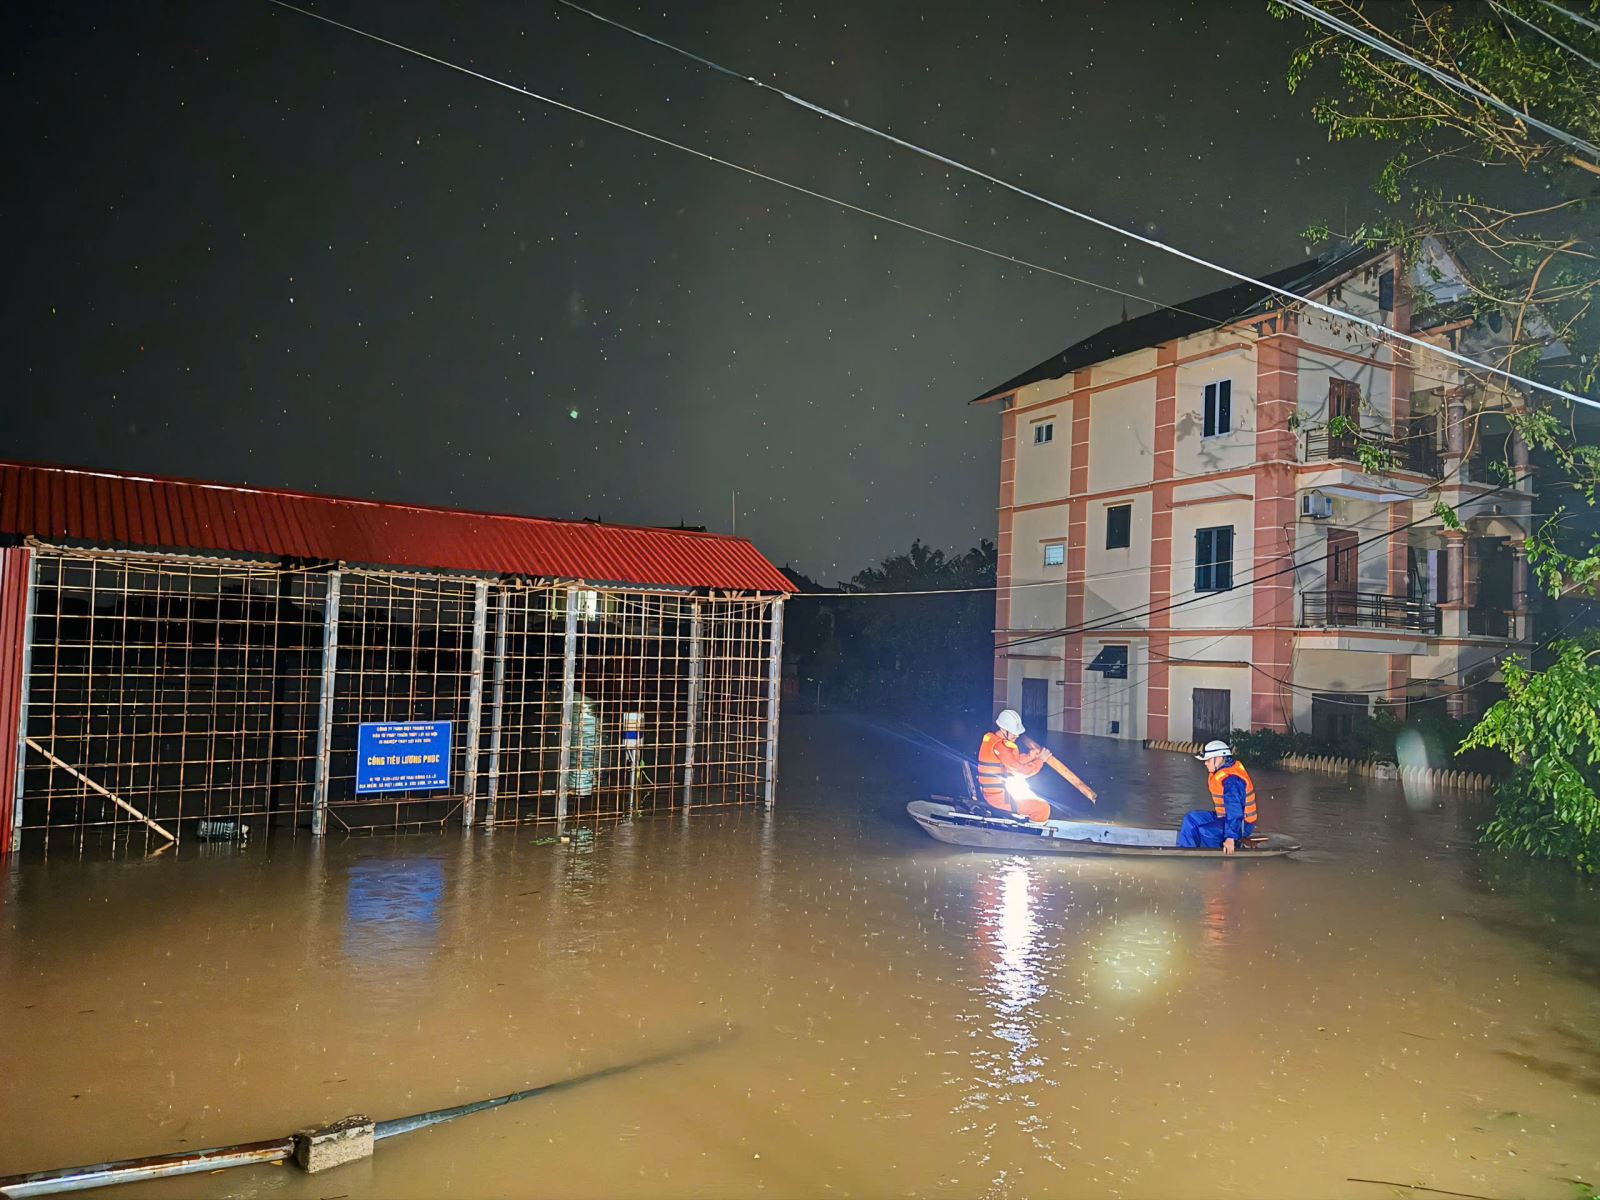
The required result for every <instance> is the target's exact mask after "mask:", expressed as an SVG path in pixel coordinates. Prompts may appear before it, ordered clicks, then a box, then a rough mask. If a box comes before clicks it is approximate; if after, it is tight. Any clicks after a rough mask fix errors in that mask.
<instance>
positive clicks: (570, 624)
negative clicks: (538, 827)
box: [0, 548, 783, 850]
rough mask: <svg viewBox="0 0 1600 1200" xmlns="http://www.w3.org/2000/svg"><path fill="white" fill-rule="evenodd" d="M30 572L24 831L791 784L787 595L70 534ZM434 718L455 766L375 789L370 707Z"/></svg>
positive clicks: (483, 815) (272, 819) (444, 811)
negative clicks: (196, 554) (439, 778)
mask: <svg viewBox="0 0 1600 1200" xmlns="http://www.w3.org/2000/svg"><path fill="white" fill-rule="evenodd" d="M24 553H25V552H24ZM28 574H29V575H30V576H31V580H30V582H29V585H28V587H27V589H26V595H27V598H28V600H29V609H28V612H27V615H26V617H25V618H23V619H20V620H19V621H18V622H17V624H18V626H19V628H21V629H23V630H24V632H25V637H24V639H23V645H22V647H21V650H22V654H21V658H22V667H21V669H20V670H19V671H18V672H17V673H18V674H19V676H20V677H21V683H22V687H21V704H20V705H19V706H18V707H19V708H20V719H19V720H18V723H17V728H19V731H20V732H21V734H22V739H21V752H20V754H19V760H20V761H19V765H18V768H17V774H16V779H17V785H18V786H17V788H16V794H15V798H14V801H13V802H12V805H11V809H10V815H11V817H12V826H13V827H12V829H11V838H10V844H11V846H12V847H13V848H14V847H15V846H17V845H19V844H20V843H21V840H22V838H23V836H24V835H28V836H30V837H39V838H41V839H42V840H44V841H45V843H46V844H62V843H65V844H69V845H76V846H83V845H86V844H87V843H88V842H89V840H90V839H91V838H96V839H108V840H109V841H110V842H111V843H112V845H113V846H116V847H123V846H126V847H129V848H132V849H136V850H137V849H159V848H161V847H163V846H166V845H169V844H171V843H173V842H176V841H178V840H181V839H184V838H188V837H192V836H194V835H195V834H197V833H201V832H215V831H217V830H223V831H225V832H228V833H230V834H236V833H238V832H239V831H240V830H241V828H243V827H248V829H249V830H251V831H254V832H261V831H264V830H265V829H266V828H268V827H277V828H284V829H309V830H311V831H313V832H315V833H322V832H324V831H327V830H332V831H335V832H343V831H353V830H370V829H380V828H383V829H392V828H402V827H416V826H426V825H444V824H446V823H451V822H460V823H461V824H463V825H471V824H474V823H476V822H477V821H479V820H480V819H481V820H483V821H486V822H487V823H490V824H496V825H500V824H512V823H517V822H523V821H537V820H564V819H568V818H596V817H617V816H625V815H628V814H630V813H635V812H649V811H654V810H660V809H667V808H678V807H685V806H689V805H691V804H694V805H699V804H728V803H748V802H752V801H755V800H764V801H766V802H768V803H770V802H771V801H772V799H773V793H774V785H775V779H776V737H777V728H778V701H779V690H780V684H781V676H780V671H779V666H778V664H779V657H780V654H781V646H782V612H783V603H782V600H781V598H779V597H774V596H751V595H728V594H708V593H693V592H688V591H648V590H643V589H633V588H630V589H618V588H604V587H596V586H590V585H584V584H573V583H553V582H544V581H519V580H486V579H473V578H468V577H462V576H449V575H434V574H426V573H417V574H402V573H397V572H382V571H368V570H353V569H338V568H336V569H329V568H327V567H326V566H325V565H324V566H319V567H303V568H296V567H285V566H281V565H279V564H269V563H250V562H234V561H224V560H218V559H201V558H188V557H179V556H161V555H144V554H135V553H131V552H105V553H89V552H81V551H65V550H59V549H55V548H39V549H35V550H34V551H33V552H32V561H31V567H30V569H29V572H28ZM12 657H13V658H15V657H16V655H13V656H12ZM418 722H421V723H427V724H430V725H436V726H439V727H441V728H442V727H443V726H445V725H446V723H448V740H449V755H448V758H449V761H448V769H447V771H446V772H445V774H446V777H447V784H446V785H445V786H441V787H429V788H426V789H424V788H415V789H409V790H408V789H400V790H394V791H379V792H376V793H373V792H370V791H368V790H358V787H357V782H358V777H359V776H360V775H361V764H360V763H359V762H358V747H359V745H360V739H361V733H362V730H363V728H364V727H368V728H370V727H372V726H375V725H377V724H390V725H394V724H400V725H406V724H408V723H418ZM7 799H11V798H10V797H7ZM201 822H205V823H207V824H206V825H202V824H201ZM3 848H4V847H0V849H3Z"/></svg>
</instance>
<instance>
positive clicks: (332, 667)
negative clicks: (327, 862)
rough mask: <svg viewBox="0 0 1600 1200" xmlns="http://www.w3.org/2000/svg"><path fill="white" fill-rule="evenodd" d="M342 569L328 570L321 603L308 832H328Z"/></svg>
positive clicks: (319, 833) (321, 833) (314, 834)
mask: <svg viewBox="0 0 1600 1200" xmlns="http://www.w3.org/2000/svg"><path fill="white" fill-rule="evenodd" d="M343 579H344V572H343V571H342V570H339V569H338V568H335V569H333V570H332V571H329V572H328V594H327V596H326V598H325V599H324V600H323V604H322V694H321V695H320V696H319V697H318V698H317V700H318V702H317V769H316V778H315V783H314V784H313V786H312V791H311V833H312V835H313V836H315V837H321V836H322V835H323V834H324V833H326V832H327V831H328V770H329V767H330V766H331V765H332V764H331V759H332V752H333V689H334V685H335V684H336V683H337V682H338V678H339V584H340V582H341V581H342V580H343Z"/></svg>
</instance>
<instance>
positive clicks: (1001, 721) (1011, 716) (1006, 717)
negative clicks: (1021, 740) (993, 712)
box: [994, 708, 1026, 737]
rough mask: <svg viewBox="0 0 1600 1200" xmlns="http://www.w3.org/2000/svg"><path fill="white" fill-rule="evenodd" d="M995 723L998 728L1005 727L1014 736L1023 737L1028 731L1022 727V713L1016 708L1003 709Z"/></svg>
mask: <svg viewBox="0 0 1600 1200" xmlns="http://www.w3.org/2000/svg"><path fill="white" fill-rule="evenodd" d="M994 723H995V726H996V727H997V728H999V729H1004V730H1005V731H1006V732H1007V733H1009V734H1010V735H1011V736H1012V737H1021V736H1022V735H1023V733H1024V732H1026V731H1025V730H1024V729H1023V728H1022V714H1021V713H1019V712H1018V711H1017V710H1016V709H1014V708H1008V709H1005V710H1003V711H1002V712H1001V713H1000V715H999V716H998V717H996V718H995V719H994Z"/></svg>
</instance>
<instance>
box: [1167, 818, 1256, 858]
mask: <svg viewBox="0 0 1600 1200" xmlns="http://www.w3.org/2000/svg"><path fill="white" fill-rule="evenodd" d="M1239 828H1240V830H1241V833H1240V835H1239V836H1240V837H1241V838H1247V837H1249V836H1250V835H1251V834H1252V833H1254V832H1255V828H1256V827H1255V826H1254V825H1252V824H1250V823H1249V822H1248V821H1246V822H1241V823H1240V826H1239ZM1227 836H1228V819H1227V818H1226V817H1219V816H1217V814H1216V813H1214V812H1207V811H1206V810H1205V809H1195V810H1194V811H1193V812H1187V813H1184V814H1183V828H1182V829H1180V830H1178V845H1179V846H1181V847H1182V848H1183V849H1185V850H1221V849H1222V843H1223V841H1224V840H1225V839H1226V838H1227Z"/></svg>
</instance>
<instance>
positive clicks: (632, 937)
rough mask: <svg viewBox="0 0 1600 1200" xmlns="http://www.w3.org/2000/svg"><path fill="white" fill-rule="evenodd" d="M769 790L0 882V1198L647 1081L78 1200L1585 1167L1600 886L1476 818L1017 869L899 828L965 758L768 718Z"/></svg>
mask: <svg viewBox="0 0 1600 1200" xmlns="http://www.w3.org/2000/svg"><path fill="white" fill-rule="evenodd" d="M934 732H936V733H938V734H940V735H941V736H949V737H954V736H955V731H953V730H946V729H935V730H934ZM1063 756H1064V757H1065V758H1066V759H1067V761H1069V762H1071V763H1072V764H1073V765H1074V766H1075V767H1077V769H1078V770H1079V771H1080V773H1081V774H1084V775H1085V776H1086V777H1087V778H1089V779H1090V780H1091V781H1092V782H1094V783H1095V784H1096V786H1097V787H1098V788H1099V790H1100V793H1101V797H1102V801H1101V806H1100V807H1101V810H1102V813H1103V814H1104V815H1107V816H1110V817H1113V818H1118V817H1120V818H1122V819H1125V820H1129V821H1134V822H1151V823H1155V822H1161V823H1165V824H1169V825H1172V826H1173V827H1176V825H1177V822H1178V819H1179V816H1180V814H1181V813H1182V811H1183V810H1184V809H1185V808H1187V807H1195V806H1196V805H1197V804H1198V802H1199V798H1200V797H1201V795H1202V794H1203V791H1204V784H1203V780H1202V768H1201V767H1200V766H1199V764H1197V763H1194V762H1192V761H1190V760H1189V759H1187V758H1183V757H1180V756H1176V755H1171V754H1163V753H1157V752H1146V751H1143V750H1140V749H1138V748H1135V747H1129V746H1125V745H1116V744H1110V743H1106V742H1101V741H1092V740H1084V741H1072V742H1069V743H1067V745H1066V748H1065V751H1064V755H1063ZM781 762H782V774H783V778H782V787H781V791H780V796H779V804H778V807H777V808H776V810H775V811H773V812H771V813H766V812H764V811H761V810H755V809H752V810H716V811H702V812H699V813H695V814H693V815H691V816H688V817H664V818H649V819H641V820H638V821H634V822H632V823H628V824H623V825H618V826H602V827H601V828H600V829H599V830H598V831H597V832H596V834H595V836H594V837H593V839H592V840H589V841H576V842H574V843H572V844H570V845H559V844H558V845H539V844H537V838H538V837H539V836H540V835H541V834H544V833H546V832H548V831H547V830H538V829H529V830H521V831H514V832H510V833H507V832H504V831H500V832H496V833H494V834H493V835H491V836H483V835H481V834H480V835H478V836H474V837H470V838H463V837H460V836H456V835H450V834H447V835H443V836H441V835H437V834H422V835H414V836H406V837H398V838H360V839H351V840H339V839H334V838H330V839H328V840H327V842H326V843H324V844H322V845H317V844H314V843H313V842H312V841H311V839H309V838H299V839H293V840H289V839H284V840H280V841H276V842H272V843H270V844H261V845H253V846H251V847H249V848H248V849H244V850H240V849H237V848H232V847H214V848H202V847H193V848H189V847H185V848H184V850H183V851H182V853H181V854H179V855H177V856H174V855H170V854H169V855H162V856H159V857H157V858H155V859H152V860H148V861H132V862H130V861H94V860H83V859H79V858H73V857H54V858H51V859H50V860H48V861H37V860H32V861H30V860H23V861H21V862H18V863H16V864H13V865H12V866H11V867H10V868H9V869H8V870H7V871H6V872H5V873H4V875H3V876H0V886H3V892H0V894H3V897H4V910H3V925H0V1036H3V1045H4V1050H3V1054H0V1107H3V1113H0V1173H8V1172H14V1171H24V1170H36V1169H43V1168H47V1167H54V1166H63V1165H67V1164H71V1163H80V1162H93V1161H96V1160H99V1159H106V1158H116V1157H124V1156H133V1155H140V1154H153V1153H164V1152H169V1151H172V1150H179V1149H185V1148H195V1147H201V1146H209V1145H219V1144H225V1143H231V1142H238V1141H248V1140H256V1139H263V1138H270V1137H276V1136H279V1135H283V1134H286V1133H288V1132H291V1131H293V1130H294V1129H297V1128H300V1127H303V1126H306V1125H308V1124H312V1123H316V1122H318V1121H324V1120H332V1119H336V1118H338V1117H341V1116H344V1115H346V1114H349V1113H355V1112H359V1113H365V1114H368V1115H371V1116H373V1117H376V1118H379V1119H382V1118H386V1117H394V1116H400V1115H403V1114H407V1113H411V1112H416V1111H420V1110H424V1109H431V1108H436V1107H440V1106H443V1105H448V1104H457V1103H463V1102H466V1101H469V1100H473V1099H478V1098H482V1097H486V1096H490V1095H494V1094H497V1093H501V1092H506V1091H510V1090H513V1089H517V1088H521V1087H525V1086H528V1085H530V1084H537V1083H543V1082H550V1081H557V1080H562V1079H567V1078H571V1077H575V1076H581V1075H583V1074H584V1073H586V1072H592V1071H596V1070H599V1069H602V1068H607V1067H612V1066H616V1065H619V1064H627V1063H630V1062H634V1061H637V1060H643V1059H652V1058H654V1059H656V1061H653V1062H650V1063H647V1064H645V1065H642V1066H640V1067H638V1068H637V1069H636V1070H632V1071H623V1072H619V1073H616V1074H612V1075H609V1076H606V1077H604V1078H600V1079H597V1080H595V1081H592V1082H588V1083H584V1084H581V1085H579V1086H574V1087H571V1088H568V1089H565V1090H562V1091H559V1092H555V1093H552V1094H550V1095H547V1096H541V1097H538V1098H535V1099H532V1100H529V1101H527V1102H524V1103H522V1104H518V1105H515V1106H512V1107H509V1108H504V1109H500V1110H497V1111H493V1112H489V1113H485V1114H482V1115H477V1116H472V1117H468V1118H466V1119H464V1120H460V1121H456V1122H454V1123H451V1124H449V1125H445V1126H441V1127H438V1128H435V1129H431V1130H428V1131H425V1132H421V1133H416V1134H410V1135H407V1136H405V1137H401V1138H396V1139H393V1140H390V1141H386V1142H384V1143H381V1144H380V1146H379V1148H378V1151H377V1154H376V1155H375V1156H374V1157H373V1158H372V1159H370V1160H368V1161H365V1162H362V1163H358V1164H355V1165H352V1166H348V1167H343V1168H339V1169H337V1170H335V1171H333V1172H329V1173H326V1174H322V1175H317V1176H307V1175H303V1174H300V1173H298V1172H297V1171H295V1170H294V1169H293V1168H289V1167H259V1168H246V1169H242V1170H238V1171H233V1172H229V1173H227V1174H226V1175H220V1176H211V1177H208V1176H199V1177H192V1178H188V1179H177V1180H167V1181H159V1182H154V1183H145V1184H139V1185H135V1186H131V1187H126V1188H122V1189H117V1190H113V1191H109V1192H106V1193H102V1194H104V1195H107V1196H117V1197H130V1198H131V1197H137V1196H145V1197H150V1198H151V1200H160V1198H161V1197H194V1196H217V1195H231V1196H261V1197H283V1198H285V1200H288V1198H291V1197H334V1196H347V1197H378V1196H383V1197H412V1196H416V1197H423V1196H430V1197H432V1196H451V1197H480V1196H481V1197H491V1196H535V1195H536V1196H541V1197H635V1196H637V1197H676V1196H682V1197H690V1196H695V1197H722V1196H752V1195H768V1196H776V1197H809V1196H829V1195H836V1196H952V1197H958V1196H1028V1197H1047V1196H1130V1197H1154V1196H1160V1197H1168V1198H1176V1197H1210V1196H1247V1197H1299V1196H1306V1197H1370V1198H1374V1200H1381V1198H1382V1197H1385V1196H1393V1195H1396V1194H1397V1193H1395V1192H1394V1191H1393V1190H1392V1189H1388V1188H1385V1187H1383V1186H1380V1185H1377V1184H1372V1183H1363V1182H1353V1181H1352V1180H1357V1179H1359V1180H1392V1181H1396V1182H1402V1183H1419V1184H1425V1185H1427V1186H1430V1187H1433V1188H1438V1189H1445V1190H1449V1191H1453V1192H1458V1193H1473V1194H1477V1195H1480V1196H1485V1197H1526V1198H1530V1200H1537V1198H1540V1197H1552V1198H1559V1200H1572V1197H1573V1196H1574V1194H1575V1192H1576V1188H1575V1186H1574V1184H1573V1183H1572V1182H1570V1181H1571V1180H1574V1179H1584V1180H1588V1181H1589V1182H1590V1183H1596V1182H1600V889H1597V888H1596V887H1595V886H1594V885H1592V884H1588V883H1584V882H1582V881H1578V880H1575V879H1574V878H1573V877H1571V876H1570V875H1568V874H1566V873H1564V872H1563V871H1561V870H1559V869H1556V868H1553V867H1549V866H1541V865H1528V864H1522V863H1518V862H1516V861H1511V860H1505V859H1501V858H1498V857H1495V856H1489V855H1484V854H1481V853H1480V852H1478V851H1476V850H1474V849H1473V848H1472V846H1471V840H1472V832H1473V830H1474V828H1475V827H1476V825H1477V823H1478V822H1479V821H1480V820H1481V817H1482V814H1483V805H1484V801H1483V800H1482V799H1481V798H1465V797H1447V798H1444V799H1442V800H1429V799H1427V798H1423V797H1417V796H1410V797H1408V796H1407V795H1406V793H1405V792H1404V791H1403V790H1402V789H1401V788H1400V786H1399V785H1397V784H1393V785H1392V784H1374V783H1370V782H1366V781H1361V782H1353V781H1352V782H1347V781H1345V780H1330V779H1328V778H1326V777H1321V776H1314V775H1288V774H1279V773H1274V772H1267V771H1258V772H1257V781H1258V784H1259V785H1260V786H1261V789H1262V792H1263V799H1262V801H1261V809H1262V824H1263V827H1264V828H1268V829H1285V830H1289V831H1292V832H1294V833H1296V834H1298V835H1300V837H1301V838H1302V839H1303V840H1304V842H1305V843H1306V844H1307V846H1308V847H1310V848H1311V852H1309V853H1307V854H1305V855H1303V856H1295V857H1293V858H1288V859H1272V860H1261V861H1256V862H1232V861H1218V860H1211V861H1194V862H1170V861H1156V862H1148V861H1144V860H1140V859H1112V858H1106V859H1097V858H1082V859H1079V858H1070V857H1068V858H1028V857H1020V856H1005V855H992V854H981V853H975V852H966V851H960V850H956V849H952V848H948V847H944V846H941V845H939V844H937V843H935V842H933V841H932V840H931V839H929V838H928V837H927V836H926V835H924V834H923V833H922V832H920V831H919V830H918V829H917V828H916V827H915V826H914V825H913V824H912V823H911V822H910V820H909V819H908V818H907V817H906V816H905V812H904V804H905V802H906V801H907V800H909V799H914V798H917V797H919V796H923V795H926V794H927V793H928V792H929V790H930V789H931V790H945V791H948V790H950V788H951V787H953V786H954V781H953V778H952V772H951V769H950V768H949V766H948V765H947V764H946V763H944V762H942V761H941V760H940V759H939V758H938V757H937V756H936V755H933V754H929V753H927V752H926V751H924V750H922V749H920V748H918V747H917V746H915V745H913V744H912V743H909V742H906V741H902V740H897V739H896V738H894V737H891V736H888V734H887V733H886V732H885V731H884V730H883V729H882V728H881V727H873V726H871V725H868V724H866V723H864V722H860V721H851V720H848V719H844V718H830V717H791V718H788V719H787V720H786V723H785V730H784V740H783V746H782V760H781ZM1046 788H1047V785H1044V784H1041V790H1046ZM1052 794H1053V795H1062V794H1064V793H1062V792H1052ZM662 1055H667V1056H668V1057H666V1058H664V1059H663V1058H661V1057H660V1056H662Z"/></svg>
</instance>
